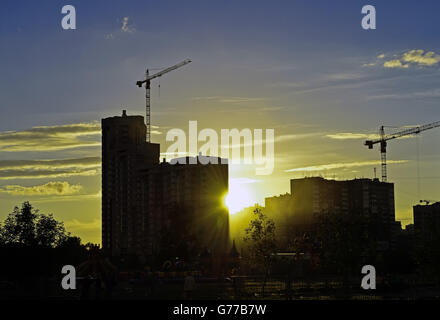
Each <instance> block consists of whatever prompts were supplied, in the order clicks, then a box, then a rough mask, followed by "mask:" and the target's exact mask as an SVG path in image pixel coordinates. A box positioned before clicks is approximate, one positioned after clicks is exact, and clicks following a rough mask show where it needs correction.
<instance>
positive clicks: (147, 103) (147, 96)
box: [136, 59, 191, 142]
mask: <svg viewBox="0 0 440 320" xmlns="http://www.w3.org/2000/svg"><path fill="white" fill-rule="evenodd" d="M190 62H191V60H189V59H186V60H184V61H182V62H180V63H178V64H176V65H174V66H172V67H169V68H166V69H164V70H162V71H160V72H158V73H155V74H153V75H151V76H150V74H149V71H148V69H147V71H146V72H145V80H142V81H137V82H136V85H137V86H138V87H139V88H141V87H142V85H143V84H144V83H145V89H146V93H145V109H146V116H145V124H146V125H147V142H151V114H150V108H151V104H150V89H151V88H150V85H151V80H153V79H155V78H159V77H161V76H163V75H164V74H165V73H168V72H170V71H173V70H176V69H178V68H180V67H183V66H184V65H186V64H188V63H190Z"/></svg>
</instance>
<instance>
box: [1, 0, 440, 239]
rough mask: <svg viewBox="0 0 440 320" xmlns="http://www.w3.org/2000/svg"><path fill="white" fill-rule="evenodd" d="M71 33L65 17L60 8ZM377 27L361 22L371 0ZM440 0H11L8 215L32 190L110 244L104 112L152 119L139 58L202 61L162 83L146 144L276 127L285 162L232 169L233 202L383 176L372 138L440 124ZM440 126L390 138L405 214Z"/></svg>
mask: <svg viewBox="0 0 440 320" xmlns="http://www.w3.org/2000/svg"><path fill="white" fill-rule="evenodd" d="M67 4H70V5H74V6H75V9H76V29H75V30H64V29H62V27H61V20H62V18H63V16H64V15H63V14H62V13H61V8H62V7H63V6H64V5H67ZM366 4H370V5H374V6H375V8H376V15H377V22H376V27H377V29H376V30H363V29H362V28H361V20H362V17H363V16H362V14H361V9H362V7H363V6H364V5H366ZM438 12H440V3H439V2H438V1H434V0H433V1H427V0H422V1H394V0H387V1H369V2H366V1H357V0H350V1H348V0H345V1H342V0H336V1H327V0H322V1H321V0H319V1H318V0H314V1H310V0H309V1H306V0H303V1H299V0H291V1H259V0H252V1H249V0H242V1H223V0H222V1H220V0H210V1H206V0H204V1H193V0H188V1H168V0H164V1H145V0H143V1H112V2H110V1H69V2H66V1H44V2H43V1H9V0H4V1H1V3H0V66H1V72H0V110H1V116H0V220H4V218H5V217H6V215H7V214H8V213H10V212H12V210H13V207H14V206H15V205H20V203H22V202H23V201H25V200H29V201H30V202H31V203H32V204H33V205H34V206H35V207H37V208H39V209H40V210H41V212H44V213H53V214H54V216H55V217H56V218H57V219H59V220H62V221H64V222H65V225H66V227H67V229H68V230H69V231H71V232H72V233H73V234H76V235H79V236H80V237H81V238H82V239H83V241H84V242H87V241H93V242H100V236H101V235H100V224H101V223H100V217H101V212H100V210H101V205H100V199H101V198H100V197H101V193H100V192H101V191H100V188H101V187H100V183H101V182H100V174H101V167H100V165H101V159H100V157H101V149H100V139H101V131H100V120H101V119H102V118H105V117H109V116H115V115H120V114H121V110H122V109H126V110H127V113H128V114H132V115H135V114H136V115H137V114H140V115H144V114H145V111H144V105H145V98H144V95H145V91H144V90H142V89H139V88H138V87H137V86H136V85H135V83H136V81H137V80H142V79H143V77H144V72H145V68H147V67H148V68H150V69H154V70H159V69H160V68H164V67H168V66H172V65H174V64H176V63H178V62H180V61H182V60H184V59H187V58H189V59H191V60H192V63H191V64H189V65H187V66H184V67H182V68H181V69H179V70H176V71H173V72H171V73H169V74H167V75H164V76H163V77H161V78H160V79H158V80H156V81H155V82H153V84H152V90H151V91H152V124H153V126H154V127H153V135H152V141H153V142H157V143H160V144H161V152H162V153H165V152H166V150H167V147H168V146H169V145H170V142H166V141H165V137H166V133H167V132H168V131H169V130H170V129H172V128H180V129H183V130H185V131H186V130H188V122H189V121H190V120H196V121H198V127H199V130H201V129H202V128H212V129H214V130H218V131H219V130H221V129H232V128H238V129H240V130H241V129H243V128H250V129H263V130H266V129H274V132H275V169H274V171H273V173H272V174H271V175H265V176H258V175H255V170H254V169H255V168H254V167H253V166H248V165H232V166H230V191H231V193H234V194H239V195H240V197H239V199H238V200H237V201H236V202H235V207H234V209H233V210H238V209H239V208H240V206H247V205H252V204H254V203H257V202H258V203H260V204H264V198H265V197H268V196H273V195H279V194H283V193H286V192H289V180H290V179H293V178H301V177H304V176H318V175H319V176H323V177H326V178H332V179H333V178H334V179H353V178H361V177H365V178H372V177H373V176H374V168H377V172H378V176H379V175H380V153H379V151H378V149H377V148H375V149H374V150H368V148H366V147H365V146H363V142H364V140H365V139H368V138H375V137H377V133H378V128H379V126H381V125H385V126H387V128H386V131H387V132H393V131H397V130H399V129H401V128H405V127H407V126H416V125H421V124H425V123H431V122H435V121H439V120H440V107H439V101H440V89H439V88H440V86H439V84H440V73H439V70H440V69H439V67H440V45H439V42H438V40H439V37H438V35H439V31H440V30H439V29H440V26H439V24H438V16H437V15H438ZM439 135H440V128H437V129H432V130H430V131H426V132H425V133H423V134H422V135H419V136H417V137H407V138H406V139H399V140H394V141H391V142H390V143H389V147H388V159H389V162H388V163H389V166H388V175H389V179H388V180H389V181H391V182H393V183H395V197H396V217H397V219H398V220H401V221H402V224H404V225H405V224H408V223H411V222H412V206H413V205H414V204H416V203H418V202H419V200H422V199H428V200H440V194H439V189H440V162H439V159H440V142H439V139H438V137H439Z"/></svg>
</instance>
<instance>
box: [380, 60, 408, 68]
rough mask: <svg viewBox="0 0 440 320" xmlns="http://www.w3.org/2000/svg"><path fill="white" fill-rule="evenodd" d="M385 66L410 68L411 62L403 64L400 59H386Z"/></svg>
mask: <svg viewBox="0 0 440 320" xmlns="http://www.w3.org/2000/svg"><path fill="white" fill-rule="evenodd" d="M383 66H384V67H385V68H390V69H393V68H397V69H408V68H409V64H403V63H402V62H401V61H400V60H398V59H394V60H389V61H386V62H385V63H384V64H383Z"/></svg>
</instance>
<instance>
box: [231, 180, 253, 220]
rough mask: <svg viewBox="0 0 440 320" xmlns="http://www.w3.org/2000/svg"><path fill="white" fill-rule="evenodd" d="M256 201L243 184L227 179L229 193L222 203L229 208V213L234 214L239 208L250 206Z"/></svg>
mask: <svg viewBox="0 0 440 320" xmlns="http://www.w3.org/2000/svg"><path fill="white" fill-rule="evenodd" d="M255 202H256V201H255V200H254V197H253V196H252V194H251V193H250V191H249V190H248V189H247V188H246V186H245V185H243V184H241V183H238V182H234V180H230V181H229V193H228V194H227V195H226V196H225V198H224V203H225V205H226V206H227V207H228V209H229V213H230V214H235V213H237V212H239V211H240V210H242V209H244V208H246V207H250V206H252V205H253V204H254V203H255Z"/></svg>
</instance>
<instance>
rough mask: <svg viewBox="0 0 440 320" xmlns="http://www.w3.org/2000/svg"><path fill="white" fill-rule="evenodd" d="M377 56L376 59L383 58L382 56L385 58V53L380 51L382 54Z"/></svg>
mask: <svg viewBox="0 0 440 320" xmlns="http://www.w3.org/2000/svg"><path fill="white" fill-rule="evenodd" d="M377 58H378V59H383V58H385V54H384V53H382V54H380V55H378V56H377Z"/></svg>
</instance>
